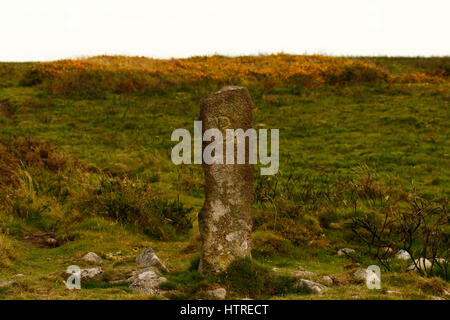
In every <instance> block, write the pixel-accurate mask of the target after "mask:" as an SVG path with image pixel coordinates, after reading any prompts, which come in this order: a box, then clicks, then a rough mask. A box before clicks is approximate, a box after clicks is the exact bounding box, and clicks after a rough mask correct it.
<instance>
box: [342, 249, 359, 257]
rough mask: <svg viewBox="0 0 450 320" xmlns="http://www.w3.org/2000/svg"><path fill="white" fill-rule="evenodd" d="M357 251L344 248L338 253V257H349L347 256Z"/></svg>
mask: <svg viewBox="0 0 450 320" xmlns="http://www.w3.org/2000/svg"><path fill="white" fill-rule="evenodd" d="M355 252H356V251H355V249H351V248H342V249H339V250H338V252H337V255H338V256H342V255H347V254H351V253H355Z"/></svg>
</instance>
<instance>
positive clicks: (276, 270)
mask: <svg viewBox="0 0 450 320" xmlns="http://www.w3.org/2000/svg"><path fill="white" fill-rule="evenodd" d="M272 271H273V272H278V271H280V269H278V268H277V267H273V268H272Z"/></svg>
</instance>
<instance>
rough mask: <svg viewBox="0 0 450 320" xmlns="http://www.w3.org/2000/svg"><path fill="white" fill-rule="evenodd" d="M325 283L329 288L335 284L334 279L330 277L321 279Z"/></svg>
mask: <svg viewBox="0 0 450 320" xmlns="http://www.w3.org/2000/svg"><path fill="white" fill-rule="evenodd" d="M320 280H322V281H323V282H324V283H326V284H327V285H328V286H332V285H333V284H334V281H333V279H332V278H331V277H330V276H323V277H321V278H320Z"/></svg>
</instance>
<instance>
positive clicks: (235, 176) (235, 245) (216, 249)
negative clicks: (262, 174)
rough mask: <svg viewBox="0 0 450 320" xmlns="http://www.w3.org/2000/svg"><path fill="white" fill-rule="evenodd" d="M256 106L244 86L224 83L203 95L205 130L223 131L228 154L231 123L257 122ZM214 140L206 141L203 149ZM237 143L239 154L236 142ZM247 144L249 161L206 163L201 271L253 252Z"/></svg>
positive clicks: (244, 125) (217, 269)
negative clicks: (253, 113) (228, 134)
mask: <svg viewBox="0 0 450 320" xmlns="http://www.w3.org/2000/svg"><path fill="white" fill-rule="evenodd" d="M252 108H253V103H252V100H251V97H250V95H249V93H248V91H247V89H246V88H244V87H225V88H222V89H221V90H220V91H218V92H216V93H213V94H211V95H209V96H208V97H206V98H205V99H203V100H202V102H201V104H200V120H201V121H202V131H203V132H205V131H206V130H208V129H212V128H217V129H219V130H220V131H221V132H222V135H223V141H222V143H223V150H224V151H223V154H224V157H225V155H226V144H227V140H226V129H242V130H244V131H246V130H247V129H249V128H252ZM235 142H236V141H235ZM209 143H210V142H208V141H207V142H203V149H204V148H205V147H206V146H207V145H208V144H209ZM219 143H220V141H219ZM234 147H235V159H236V150H237V143H235V144H234ZM245 150H246V161H245V164H237V163H236V164H217V163H214V164H206V163H203V170H204V173H205V202H204V204H203V208H202V209H201V211H200V213H199V219H198V221H199V229H200V234H201V240H202V257H201V260H200V265H199V270H200V272H202V273H208V272H220V271H223V270H224V269H226V267H227V266H228V265H229V264H230V263H231V262H232V261H233V260H234V259H236V258H241V257H250V255H251V229H252V218H251V206H252V202H253V165H252V164H249V163H248V162H249V161H248V154H249V152H248V151H249V147H248V144H246V148H245ZM235 162H236V161H235Z"/></svg>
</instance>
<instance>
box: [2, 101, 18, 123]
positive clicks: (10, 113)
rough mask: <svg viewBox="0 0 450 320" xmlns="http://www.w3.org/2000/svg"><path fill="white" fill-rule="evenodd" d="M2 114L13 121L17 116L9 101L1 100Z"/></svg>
mask: <svg viewBox="0 0 450 320" xmlns="http://www.w3.org/2000/svg"><path fill="white" fill-rule="evenodd" d="M0 114H1V115H3V116H5V117H6V118H9V119H11V118H12V117H14V115H15V114H16V110H14V108H13V107H12V106H11V104H10V103H9V101H8V100H0Z"/></svg>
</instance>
